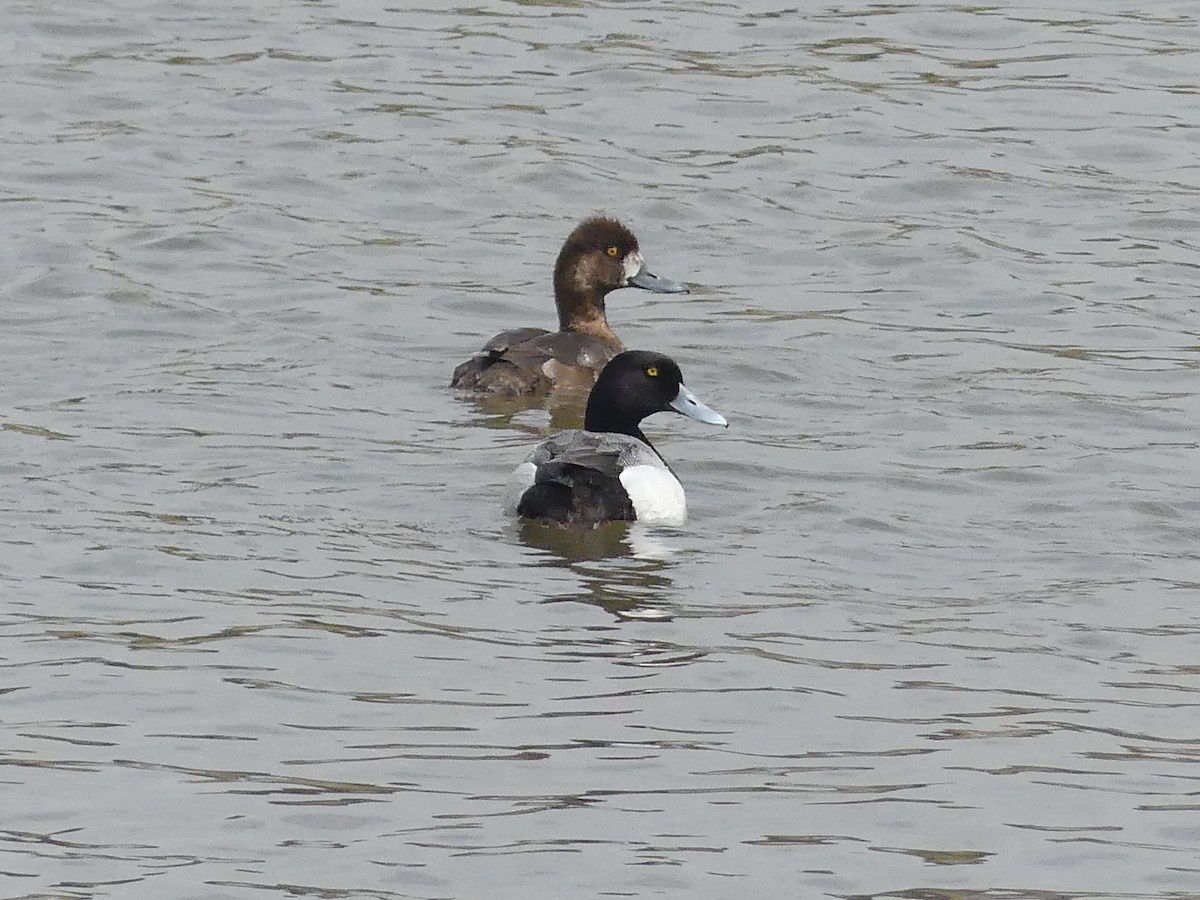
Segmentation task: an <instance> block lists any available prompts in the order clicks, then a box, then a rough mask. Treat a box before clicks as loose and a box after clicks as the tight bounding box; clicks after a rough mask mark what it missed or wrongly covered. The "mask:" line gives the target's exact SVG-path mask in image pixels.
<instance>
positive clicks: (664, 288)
mask: <svg viewBox="0 0 1200 900" xmlns="http://www.w3.org/2000/svg"><path fill="white" fill-rule="evenodd" d="M629 286H630V287H635V288H641V289H642V290H643V291H654V293H656V294H686V293H687V292H688V289H687V287H686V286H685V285H682V284H680V283H679V282H678V281H672V280H671V279H670V278H659V277H658V276H657V275H655V274H654V273H653V272H647V271H646V267H645V266H642V267H641V268H640V269H638V270H637V274H636V275H634V276H633V277H632V278H630V279H629Z"/></svg>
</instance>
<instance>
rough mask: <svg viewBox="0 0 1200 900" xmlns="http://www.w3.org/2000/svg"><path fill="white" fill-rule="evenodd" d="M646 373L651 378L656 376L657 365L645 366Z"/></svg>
mask: <svg viewBox="0 0 1200 900" xmlns="http://www.w3.org/2000/svg"><path fill="white" fill-rule="evenodd" d="M646 374H647V375H649V376H650V377H651V378H657V377H658V366H646Z"/></svg>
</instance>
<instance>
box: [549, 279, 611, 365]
mask: <svg viewBox="0 0 1200 900" xmlns="http://www.w3.org/2000/svg"><path fill="white" fill-rule="evenodd" d="M599 281H600V279H599V276H598V275H597V274H596V272H594V271H592V267H589V266H588V265H586V264H584V263H583V262H576V263H574V264H570V263H567V262H564V260H563V259H562V258H560V259H559V261H558V265H557V266H555V269H554V305H555V306H557V307H558V327H559V330H560V331H574V332H576V333H577V334H587V335H590V336H592V337H594V338H596V339H597V340H599V341H603V342H604V343H605V344H608V345H609V346H610V347H612V348H613V349H614V350H617V351H620V350H622V349H623V348H622V346H621V341H620V340H619V339H618V338H617V336H616V335H615V334H613V330H612V329H611V328H609V327H608V318H607V317H606V316H605V313H604V296H605V294H607V293H608V291H607V290H606V289H603V288H600V287H598V286H597V285H598V284H599Z"/></svg>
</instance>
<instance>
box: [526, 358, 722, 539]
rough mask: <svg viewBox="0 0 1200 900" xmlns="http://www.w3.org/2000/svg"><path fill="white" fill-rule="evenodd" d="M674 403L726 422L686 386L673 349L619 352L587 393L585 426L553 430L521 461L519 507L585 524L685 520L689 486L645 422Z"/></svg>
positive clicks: (547, 518) (701, 417) (704, 418)
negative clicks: (682, 482)
mask: <svg viewBox="0 0 1200 900" xmlns="http://www.w3.org/2000/svg"><path fill="white" fill-rule="evenodd" d="M668 410H673V411H675V412H678V413H682V414H683V415H685V416H689V417H691V418H693V419H697V420H698V421H701V422H707V423H709V424H710V425H727V424H728V423H727V422H726V421H725V419H724V417H723V416H721V415H720V414H719V413H717V412H714V411H713V410H711V409H709V408H708V407H707V406H705V405H704V404H703V403H701V402H700V401H699V400H698V399H696V395H695V394H693V393H692V392H691V391H690V390H688V389H687V388H686V387H685V386H684V384H683V375H682V374H681V373H680V371H679V366H677V365H676V364H675V362H674V361H673V360H672V359H671V358H670V357H668V356H664V355H663V354H661V353H651V352H649V351H645V350H628V351H626V352H624V353H622V354H620V355H619V356H617V357H616V358H614V359H613V361H612V362H610V363H609V364H608V365H607V366H605V368H604V371H603V372H601V373H600V378H599V379H598V380H597V382H596V386H595V387H594V388H592V393H591V395H590V396H589V397H588V403H587V412H586V413H585V415H584V422H583V427H584V430H583V431H564V432H562V433H560V434H556V435H554V436H553V437H551V438H549V439H547V440H545V441H543V442H542V443H541V444H539V445H538V446H537V447H536V448H535V449H534V451H533V453H532V454H530V456H529V458H528V459H527V460H526V461H525V462H523V463H521V464H520V465H519V466H517V469H516V471H515V472H514V473H513V475H514V481H515V484H514V487H515V490H514V492H513V493H514V495H515V506H516V511H517V515H519V516H521V517H522V518H527V519H534V520H537V521H540V522H553V523H558V524H561V525H572V526H580V527H584V528H594V527H595V526H596V525H597V524H599V523H601V522H609V521H614V520H634V519H636V520H639V521H642V522H656V523H662V524H669V525H678V524H682V523H683V521H684V519H686V518H687V502H686V500H685V498H684V495H683V486H682V485H680V483H679V479H678V478H676V477H675V473H674V472H672V471H671V469H670V467H669V466H668V465H667V464H666V462H665V461H664V460H663V458H662V456H661V455H660V454H659V453H658V451H657V450H655V449H654V447H653V445H652V444H651V443H650V441H649V440H648V439H647V438H646V436H645V435H644V434H642V430H641V428H640V427H639V426H640V424H641V421H642V420H643V419H644V418H646V417H647V416H650V415H653V414H654V413H656V412H667V411H668Z"/></svg>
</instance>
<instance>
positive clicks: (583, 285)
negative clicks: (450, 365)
mask: <svg viewBox="0 0 1200 900" xmlns="http://www.w3.org/2000/svg"><path fill="white" fill-rule="evenodd" d="M623 287H636V288H641V289H643V290H647V291H654V292H656V293H660V294H679V293H685V292H686V291H687V288H686V287H684V286H683V285H682V284H680V283H678V282H676V281H671V280H669V279H666V278H659V277H658V276H657V275H653V274H651V273H650V272H648V271H647V270H646V265H645V262H644V261H643V260H642V252H641V250H639V249H638V242H637V238H636V237H634V236H633V232H631V231H630V230H629V229H628V228H626V227H625V226H624V225H622V224H621V223H620V222H618V221H616V220H615V219H607V218H603V217H595V218H591V219H587V220H586V221H584V222H582V223H581V224H580V225H579V227H578V228H576V229H575V230H574V231H572V232H571V234H570V235H569V236H568V237H567V239H566V241H565V242H564V243H563V246H562V250H560V251H559V254H558V261H557V262H556V263H555V264H554V304H555V306H557V307H558V331H553V332H551V331H547V330H546V329H544V328H515V329H512V330H511V331H504V332H501V333H500V334H498V335H496V336H495V337H494V338H492V339H491V340H490V341H488V342H487V343H486V344H485V345H484V347H483V349H482V350H480V351H479V353H477V354H476V355H475V356H473V357H472V358H471V359H469V360H467V361H466V362H465V363H463V364H462V365H460V366H459V367H458V368H456V369H455V370H454V377H453V379H452V380H451V382H450V385H451V386H452V387H457V388H464V389H467V390H474V391H482V392H487V393H493V394H511V395H517V394H527V393H534V392H540V391H545V390H548V389H550V388H552V387H554V386H555V385H556V384H571V383H574V384H575V385H578V386H583V387H588V386H590V385H591V384H592V382H594V381H595V380H596V376H597V375H598V373H599V372H600V370H601V369H603V368H604V365H605V364H606V363H607V362H608V361H609V360H610V359H612V358H613V357H614V356H615V355H616V354H618V353H620V352H621V350H622V349H623V348H622V346H621V341H620V339H618V338H617V336H616V335H615V334H613V330H612V329H611V328H610V327H609V325H608V318H607V317H606V316H605V314H604V298H605V296H606V295H607V294H608V293H609V291H614V290H616V289H617V288H623Z"/></svg>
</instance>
